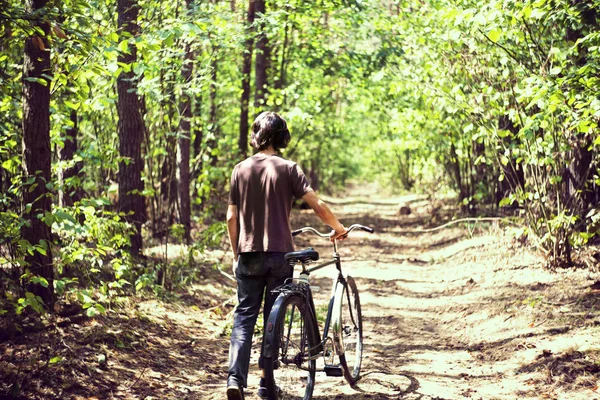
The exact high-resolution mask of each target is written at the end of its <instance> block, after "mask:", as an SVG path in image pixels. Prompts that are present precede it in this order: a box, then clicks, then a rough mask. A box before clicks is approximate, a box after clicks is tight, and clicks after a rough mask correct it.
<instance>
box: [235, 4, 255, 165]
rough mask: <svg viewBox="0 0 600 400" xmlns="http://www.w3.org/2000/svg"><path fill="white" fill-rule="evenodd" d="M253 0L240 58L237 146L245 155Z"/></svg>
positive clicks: (249, 6)
mask: <svg viewBox="0 0 600 400" xmlns="http://www.w3.org/2000/svg"><path fill="white" fill-rule="evenodd" d="M254 2H255V1H254V0H248V14H247V17H246V42H245V48H244V56H243V60H242V98H241V101H240V136H239V139H238V146H239V148H240V154H241V155H242V156H245V155H246V152H247V151H248V111H249V110H248V106H249V103H250V71H251V69H252V51H253V48H254V38H253V37H252V32H253V31H252V25H253V24H254Z"/></svg>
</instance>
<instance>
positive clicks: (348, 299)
mask: <svg viewBox="0 0 600 400" xmlns="http://www.w3.org/2000/svg"><path fill="white" fill-rule="evenodd" d="M337 296H339V298H338V299H336V301H339V302H340V303H341V304H340V308H341V310H339V311H338V312H339V318H340V319H339V323H335V324H334V328H335V332H334V335H333V336H334V343H335V347H336V352H337V354H338V356H339V359H340V366H341V367H342V371H343V373H344V378H346V381H348V383H349V384H350V385H352V386H353V385H354V384H356V382H358V379H359V377H360V367H361V364H362V353H363V342H362V340H363V324H362V312H361V309H360V298H359V296H358V289H357V288H356V282H354V279H353V278H352V277H350V276H349V277H347V278H346V284H345V285H341V287H340V290H338V294H337ZM337 296H336V297H337Z"/></svg>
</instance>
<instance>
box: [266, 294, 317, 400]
mask: <svg viewBox="0 0 600 400" xmlns="http://www.w3.org/2000/svg"><path fill="white" fill-rule="evenodd" d="M276 303H277V302H276ZM273 310H274V311H275V310H276V313H277V314H276V316H274V315H273V313H271V315H270V316H269V321H268V323H267V331H268V332H267V335H266V340H265V351H270V355H271V358H266V362H265V383H266V388H267V393H268V398H269V399H271V400H274V399H277V398H282V399H286V400H287V399H294V400H296V399H302V400H309V399H311V398H312V393H313V389H314V385H315V370H316V361H315V360H309V358H310V349H311V348H314V347H315V346H317V343H315V342H316V340H315V337H314V334H313V332H314V331H313V329H314V326H313V321H312V319H311V318H310V317H308V316H307V313H308V310H307V309H306V304H305V300H304V299H303V298H302V297H301V296H298V295H291V296H289V297H287V298H283V302H282V303H281V305H280V306H279V307H277V304H275V306H274V307H273ZM269 330H272V331H269Z"/></svg>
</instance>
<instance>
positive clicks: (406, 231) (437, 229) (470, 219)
mask: <svg viewBox="0 0 600 400" xmlns="http://www.w3.org/2000/svg"><path fill="white" fill-rule="evenodd" d="M482 221H501V222H506V223H508V224H512V225H514V226H521V225H519V224H517V223H516V222H514V221H511V220H509V219H507V218H501V217H480V218H474V217H472V218H461V219H456V220H454V221H450V222H447V223H445V224H443V225H440V226H436V227H435V228H430V229H409V230H403V231H400V233H431V232H436V231H439V230H441V229H444V228H447V227H449V226H451V225H455V224H459V223H461V222H482Z"/></svg>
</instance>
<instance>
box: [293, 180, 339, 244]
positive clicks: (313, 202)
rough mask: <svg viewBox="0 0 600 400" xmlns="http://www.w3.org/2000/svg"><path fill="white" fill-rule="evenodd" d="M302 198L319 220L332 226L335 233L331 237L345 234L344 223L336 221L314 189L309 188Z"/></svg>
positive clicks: (335, 237) (334, 237)
mask: <svg viewBox="0 0 600 400" xmlns="http://www.w3.org/2000/svg"><path fill="white" fill-rule="evenodd" d="M302 200H304V201H305V202H306V203H307V204H308V205H309V206H310V208H312V209H313V211H314V212H315V214H317V216H318V217H319V218H321V221H323V222H324V223H325V224H327V225H329V226H330V227H332V228H333V230H334V231H335V233H334V234H333V235H332V236H331V239H338V238H340V239H341V236H344V235H345V234H346V228H344V225H342V224H341V223H340V221H338V219H337V217H336V216H335V215H334V214H333V212H332V211H331V209H330V208H329V206H328V205H327V204H326V203H325V202H324V201H322V200H320V199H319V198H318V197H317V195H316V194H315V192H314V191H312V190H311V191H310V192H308V193H306V194H305V195H304V196H302Z"/></svg>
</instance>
